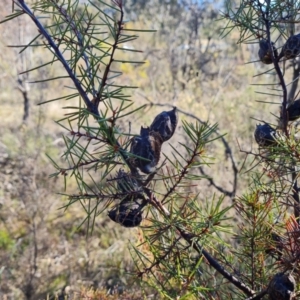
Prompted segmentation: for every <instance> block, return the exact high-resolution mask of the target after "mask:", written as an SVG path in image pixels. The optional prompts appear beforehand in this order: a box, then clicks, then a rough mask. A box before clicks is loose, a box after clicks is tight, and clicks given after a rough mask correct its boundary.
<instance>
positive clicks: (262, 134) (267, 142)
mask: <svg viewBox="0 0 300 300" xmlns="http://www.w3.org/2000/svg"><path fill="white" fill-rule="evenodd" d="M254 137H255V141H256V142H257V144H258V145H259V146H260V147H268V146H272V145H274V144H276V139H275V137H276V130H275V129H274V128H272V127H271V126H270V125H269V124H268V123H265V124H258V125H256V129H255V132H254Z"/></svg>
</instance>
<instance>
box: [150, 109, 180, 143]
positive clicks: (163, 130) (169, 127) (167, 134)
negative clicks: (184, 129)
mask: <svg viewBox="0 0 300 300" xmlns="http://www.w3.org/2000/svg"><path fill="white" fill-rule="evenodd" d="M177 123H178V112H177V108H176V107H174V108H173V109H172V110H170V111H163V112H161V113H160V114H158V115H157V116H156V117H155V119H154V121H153V122H152V124H151V125H150V130H151V131H155V132H157V133H159V134H160V135H161V137H162V139H163V141H164V142H165V141H167V140H169V139H170V138H171V137H172V136H173V134H174V132H175V129H176V126H177Z"/></svg>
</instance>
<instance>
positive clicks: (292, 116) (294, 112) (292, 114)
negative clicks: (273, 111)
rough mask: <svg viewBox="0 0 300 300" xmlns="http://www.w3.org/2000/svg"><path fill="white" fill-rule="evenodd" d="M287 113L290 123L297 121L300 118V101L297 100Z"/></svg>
mask: <svg viewBox="0 0 300 300" xmlns="http://www.w3.org/2000/svg"><path fill="white" fill-rule="evenodd" d="M287 113H288V120H289V121H295V120H297V119H298V118H299V117H300V99H298V100H295V101H294V103H293V104H291V105H290V106H289V107H288V109H287Z"/></svg>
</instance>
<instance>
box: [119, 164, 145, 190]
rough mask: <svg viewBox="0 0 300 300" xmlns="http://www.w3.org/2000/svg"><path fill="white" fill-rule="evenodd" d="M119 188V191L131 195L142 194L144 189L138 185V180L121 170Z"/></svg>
mask: <svg viewBox="0 0 300 300" xmlns="http://www.w3.org/2000/svg"><path fill="white" fill-rule="evenodd" d="M115 179H116V180H117V187H118V190H119V191H120V192H122V193H131V192H142V191H143V189H142V187H141V186H139V184H138V183H137V180H136V179H135V178H134V176H132V175H131V174H130V173H126V172H125V171H124V170H123V169H120V170H119V172H118V174H117V177H116V178H115Z"/></svg>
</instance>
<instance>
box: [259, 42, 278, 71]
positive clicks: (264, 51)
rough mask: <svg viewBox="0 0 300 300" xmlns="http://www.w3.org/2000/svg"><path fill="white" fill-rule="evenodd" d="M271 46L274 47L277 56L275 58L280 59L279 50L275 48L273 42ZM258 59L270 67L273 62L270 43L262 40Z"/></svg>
mask: <svg viewBox="0 0 300 300" xmlns="http://www.w3.org/2000/svg"><path fill="white" fill-rule="evenodd" d="M271 44H272V47H273V52H274V56H275V58H277V57H278V52H277V49H276V48H275V46H274V43H273V42H271ZM258 57H259V59H260V61H261V62H263V63H264V64H267V65H269V64H271V63H272V62H273V61H272V55H271V49H270V47H269V43H268V41H267V40H265V39H262V40H260V41H259V50H258Z"/></svg>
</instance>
